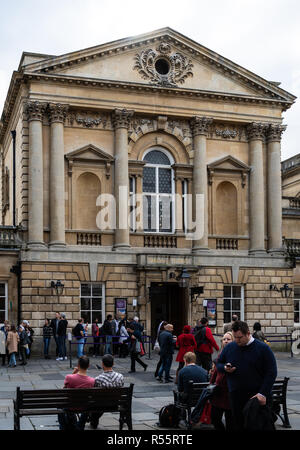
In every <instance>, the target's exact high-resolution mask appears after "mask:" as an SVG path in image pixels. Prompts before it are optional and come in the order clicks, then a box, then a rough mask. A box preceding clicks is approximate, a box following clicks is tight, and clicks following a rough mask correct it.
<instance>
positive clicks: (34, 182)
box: [26, 101, 47, 247]
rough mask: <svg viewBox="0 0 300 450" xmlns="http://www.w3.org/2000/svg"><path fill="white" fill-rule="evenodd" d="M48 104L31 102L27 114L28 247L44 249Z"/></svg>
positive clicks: (28, 104)
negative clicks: (45, 143) (44, 161)
mask: <svg viewBox="0 0 300 450" xmlns="http://www.w3.org/2000/svg"><path fill="white" fill-rule="evenodd" d="M46 107H47V104H46V103H41V102H37V101H29V102H27V104H26V112H27V114H28V122H29V168H28V178H29V183H28V184H29V190H28V246H29V247H41V246H42V247H44V246H45V243H44V236H43V230H44V226H43V213H44V210H43V192H44V186H43V125H42V120H43V115H44V112H45V110H46Z"/></svg>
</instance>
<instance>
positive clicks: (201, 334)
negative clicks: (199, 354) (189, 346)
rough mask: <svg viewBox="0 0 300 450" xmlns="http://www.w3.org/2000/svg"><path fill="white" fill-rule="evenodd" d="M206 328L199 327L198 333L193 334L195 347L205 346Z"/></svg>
mask: <svg viewBox="0 0 300 450" xmlns="http://www.w3.org/2000/svg"><path fill="white" fill-rule="evenodd" d="M205 335H206V327H201V328H200V330H199V331H197V333H196V334H195V336H194V338H195V341H196V344H197V347H199V346H200V345H201V344H205V342H206V341H207V339H206V336H205Z"/></svg>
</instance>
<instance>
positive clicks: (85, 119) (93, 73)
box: [0, 28, 300, 335]
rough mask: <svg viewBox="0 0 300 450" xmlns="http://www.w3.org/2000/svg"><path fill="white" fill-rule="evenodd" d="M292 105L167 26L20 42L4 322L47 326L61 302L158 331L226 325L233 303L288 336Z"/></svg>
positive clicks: (10, 101) (4, 148)
mask: <svg viewBox="0 0 300 450" xmlns="http://www.w3.org/2000/svg"><path fill="white" fill-rule="evenodd" d="M294 101H295V97H294V96H293V95H291V94H289V93H288V92H286V91H285V90H283V89H281V88H280V87H279V85H278V83H275V82H270V81H267V80H264V79H263V78H261V77H259V76H257V75H255V74H254V73H252V72H249V71H248V70H246V69H244V68H243V67H240V66H238V65H237V64H235V63H233V62H232V61H230V60H228V59H226V58H224V57H222V56H220V55H218V54H217V53H215V52H213V51H211V50H209V49H207V48H205V47H203V46H201V45H200V44H198V43H196V42H194V41H192V40H190V39H188V38H187V37H185V36H183V35H181V34H180V33H178V32H176V31H174V30H171V29H169V28H164V29H161V30H158V31H154V32H152V33H148V34H144V35H140V36H136V37H133V38H126V39H122V40H119V41H115V42H112V43H109V44H103V45H99V46H96V47H93V48H88V49H85V50H81V51H76V52H72V53H69V54H65V55H61V56H52V55H40V54H30V53H23V55H22V58H21V61H20V65H19V68H18V70H17V71H15V72H14V73H13V75H12V80H11V84H10V87H9V91H8V94H7V99H6V102H5V106H4V111H3V113H2V118H1V128H0V150H1V163H2V164H1V187H2V196H1V209H2V227H1V233H2V234H1V241H2V248H3V250H2V252H3V253H2V254H1V261H4V262H3V264H2V265H1V266H0V269H1V270H0V277H1V279H2V280H3V283H2V284H1V283H0V284H1V286H2V285H3V286H4V288H5V289H4V291H5V295H4V296H3V299H4V297H5V300H3V301H2V303H1V307H2V316H1V317H2V319H3V318H5V317H7V318H8V319H9V320H11V321H17V320H20V318H21V317H22V318H23V319H28V320H29V321H30V322H31V325H32V326H33V327H34V328H36V330H37V334H38V333H39V332H40V331H41V327H42V325H43V323H44V319H45V318H46V317H53V316H54V313H55V311H61V312H62V311H63V312H65V313H66V315H67V318H68V320H69V325H70V327H72V326H73V325H74V324H75V321H76V320H77V319H78V318H79V317H80V316H83V317H84V318H85V319H86V320H88V321H89V322H91V321H92V320H93V319H94V318H95V317H96V316H97V317H99V319H100V321H103V319H104V317H105V316H106V315H107V314H108V313H113V314H115V313H116V312H117V313H120V314H124V313H126V314H127V315H128V316H133V315H134V314H138V315H139V316H140V319H141V320H142V321H143V322H144V324H145V329H146V331H147V333H148V334H152V335H153V334H155V329H156V327H157V324H158V323H159V321H160V319H161V318H168V320H170V321H171V322H173V323H174V325H175V331H176V332H177V333H179V332H180V331H181V329H182V326H183V325H184V324H186V323H190V324H192V325H194V324H195V321H196V319H198V318H201V317H202V316H203V315H204V314H207V315H208V316H209V317H210V324H211V326H212V328H213V331H214V332H215V333H221V332H222V327H223V323H224V321H225V322H226V321H228V320H229V319H230V317H231V315H232V313H233V312H236V313H238V314H239V316H240V317H241V318H242V319H244V320H247V321H248V322H249V324H250V325H252V324H253V323H254V322H255V321H257V320H259V321H260V322H261V324H262V326H263V327H264V329H265V331H266V332H267V333H268V332H269V333H273V332H274V333H275V332H278V333H280V332H282V333H286V332H289V331H290V330H291V329H292V327H293V326H294V303H293V298H294V294H293V292H294V284H295V282H296V283H297V282H298V283H299V285H300V277H299V273H298V272H297V270H298V269H297V258H295V255H290V254H289V253H288V252H287V250H286V246H285V245H284V242H283V240H282V226H283V220H282V204H281V196H282V192H281V157H280V154H281V153H280V141H281V135H282V133H283V132H284V131H285V128H286V127H285V125H282V112H283V111H285V110H286V109H288V108H289V107H290V106H291V105H292V104H293V102H294ZM12 131H13V132H14V133H12ZM197 196H198V197H197ZM196 198H199V199H200V200H199V204H198V203H197V201H196ZM110 202H112V203H110ZM111 205H113V206H114V208H113V211H114V214H113V215H111V209H109V206H111ZM199 210H200V213H201V214H200V215H198V212H199ZM128 217H130V220H129V221H128ZM128 223H129V226H128ZM114 224H115V225H116V226H114ZM298 224H299V222H298ZM294 225H295V226H297V223H296V221H294ZM193 226H194V228H193ZM195 227H196V231H197V229H198V228H199V230H200V231H199V233H194V234H193V230H194V229H195ZM197 227H198V228H197ZM298 229H299V228H298ZM289 232H290V231H289ZM285 237H286V238H287V237H289V236H285ZM291 237H294V236H291ZM295 237H296V234H295ZM4 252H5V253H4ZM8 254H9V256H7V255H8ZM12 267H14V269H13V272H10V269H11V268H12ZM297 273H298V275H297ZM17 274H19V276H18V275H17ZM184 276H187V278H188V280H189V285H188V286H187V285H186V283H184ZM297 276H298V278H297ZM58 280H59V281H61V283H62V284H63V285H64V286H63V290H62V292H56V291H55V289H53V287H51V282H54V283H55V282H57V281H58ZM0 281H1V280H0ZM18 283H19V284H18ZM52 285H53V283H52ZM270 285H272V286H273V288H272V289H270ZM284 285H288V286H289V287H291V288H292V289H293V290H292V291H288V294H291V295H290V296H287V297H285V296H284V295H285V293H286V291H282V292H281V291H280V287H282V286H284ZM274 286H275V287H276V289H274ZM199 288H203V291H202V290H201V289H199ZM4 291H3V292H4ZM201 291H202V292H201ZM0 294H1V292H0ZM0 309H1V308H0ZM3 311H4V312H3ZM0 314H1V311H0ZM0 321H1V320H0Z"/></svg>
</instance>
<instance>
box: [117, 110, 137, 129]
mask: <svg viewBox="0 0 300 450" xmlns="http://www.w3.org/2000/svg"><path fill="white" fill-rule="evenodd" d="M133 114H134V111H132V110H128V109H115V110H114V112H113V114H112V123H113V125H114V127H115V128H127V129H128V128H129V124H130V119H131V118H132V116H133Z"/></svg>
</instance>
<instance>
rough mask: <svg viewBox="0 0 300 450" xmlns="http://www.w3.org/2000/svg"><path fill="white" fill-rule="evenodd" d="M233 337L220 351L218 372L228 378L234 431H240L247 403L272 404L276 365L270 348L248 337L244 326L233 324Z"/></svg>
mask: <svg viewBox="0 0 300 450" xmlns="http://www.w3.org/2000/svg"><path fill="white" fill-rule="evenodd" d="M232 334H233V337H234V342H231V343H229V344H228V345H226V346H225V347H224V349H223V350H222V352H221V354H220V356H219V359H218V362H217V370H218V372H221V373H226V376H227V382H228V390H229V398H230V403H231V409H232V414H233V421H234V427H235V430H243V429H244V416H243V409H244V407H245V406H246V404H247V402H248V401H249V400H250V399H254V398H256V399H257V401H258V402H259V405H261V406H264V405H269V404H270V403H271V401H272V394H271V392H272V387H273V384H274V381H275V379H276V376H277V364H276V359H275V357H274V355H273V352H272V350H271V349H270V347H269V346H268V345H266V344H265V343H264V342H261V341H259V340H257V339H254V338H253V336H251V334H250V331H249V327H248V324H247V323H246V322H242V321H236V322H235V323H234V324H233V326H232Z"/></svg>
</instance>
